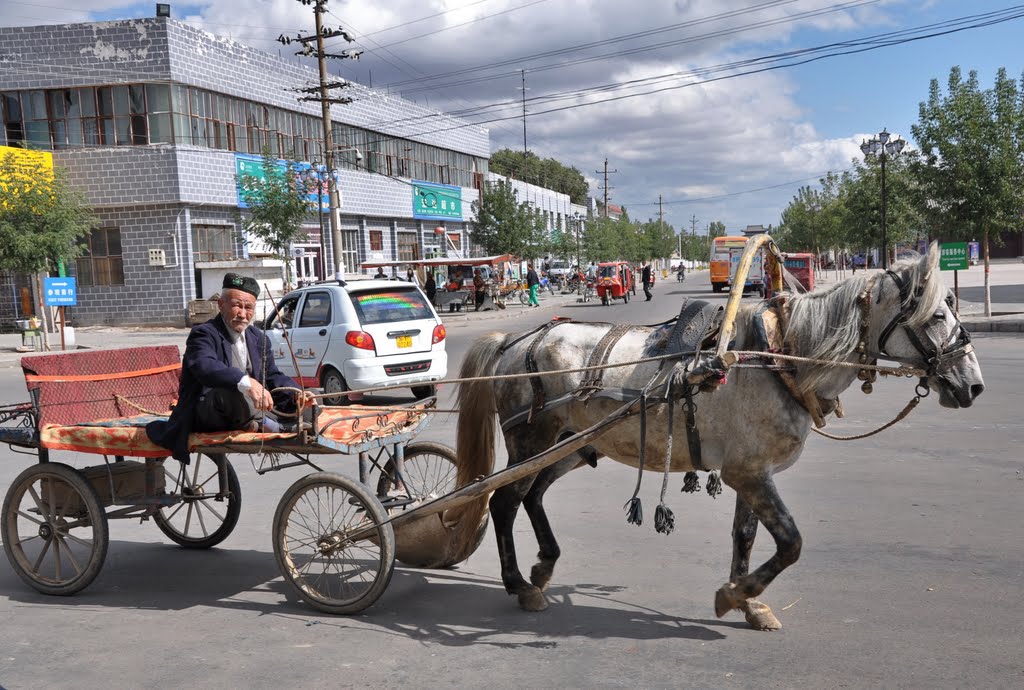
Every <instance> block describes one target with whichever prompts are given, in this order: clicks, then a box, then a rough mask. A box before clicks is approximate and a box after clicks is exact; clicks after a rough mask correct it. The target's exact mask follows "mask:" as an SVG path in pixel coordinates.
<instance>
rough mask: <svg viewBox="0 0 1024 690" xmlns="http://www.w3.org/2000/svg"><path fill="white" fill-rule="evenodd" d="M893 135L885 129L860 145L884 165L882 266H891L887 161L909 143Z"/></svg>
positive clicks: (862, 149) (865, 152)
mask: <svg viewBox="0 0 1024 690" xmlns="http://www.w3.org/2000/svg"><path fill="white" fill-rule="evenodd" d="M891 137H892V135H891V134H889V132H887V131H886V130H885V129H883V130H882V131H881V132H879V133H878V134H877V135H875V136H874V137H872V138H871V139H868V140H867V141H863V142H861V145H860V150H861V153H863V154H864V156H865V157H866V156H867V155H868V154H871V155H875V156H878V160H879V163H880V164H881V166H882V268H889V237H888V232H887V229H886V217H885V202H886V194H885V161H886V159H887V158H888V157H889V156H898V155H899V154H900V152H901V151H903V147H904V146H906V145H907V142H906V140H904V139H901V138H900V137H896V138H895V139H892V138H891Z"/></svg>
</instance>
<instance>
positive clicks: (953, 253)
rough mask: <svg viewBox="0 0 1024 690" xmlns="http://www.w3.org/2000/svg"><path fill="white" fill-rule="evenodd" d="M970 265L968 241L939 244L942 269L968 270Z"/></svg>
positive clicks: (940, 266) (940, 268)
mask: <svg viewBox="0 0 1024 690" xmlns="http://www.w3.org/2000/svg"><path fill="white" fill-rule="evenodd" d="M969 265H970V264H969V263H968V259H967V243H966V242H947V243H945V244H940V245H939V270H940V271H966V270H967V267H968V266H969Z"/></svg>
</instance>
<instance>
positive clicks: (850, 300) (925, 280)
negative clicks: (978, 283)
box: [786, 247, 946, 392]
mask: <svg viewBox="0 0 1024 690" xmlns="http://www.w3.org/2000/svg"><path fill="white" fill-rule="evenodd" d="M938 261H939V252H938V248H937V247H933V251H930V252H929V253H928V254H926V255H925V256H922V257H920V258H916V259H909V260H904V261H899V262H897V263H895V264H893V266H892V267H891V268H890V270H891V271H894V272H896V273H899V274H901V275H902V277H903V279H904V280H908V281H909V283H910V287H909V291H908V296H909V298H910V299H913V298H914V296H915V295H916V294H917V293H918V291H919V290H920V295H919V296H918V297H917V308H916V309H915V310H914V311H913V312H912V313H911V314H909V315H908V319H907V323H908V324H909V325H911V326H919V325H921V324H922V323H924V322H925V321H927V320H928V319H929V318H931V316H932V315H933V314H934V313H935V310H936V309H937V308H938V306H939V304H940V303H941V301H942V300H943V299H944V297H945V294H946V287H945V285H944V284H943V282H942V280H941V279H940V278H939V271H938ZM869 283H870V289H871V291H872V297H871V301H872V304H871V306H872V307H874V306H875V302H876V301H877V299H878V296H879V290H881V291H883V292H884V291H890V292H888V294H889V295H890V296H891V295H895V294H896V291H897V287H896V285H895V283H894V282H893V281H892V280H890V279H888V278H886V277H885V274H884V273H879V274H873V275H869V274H868V273H867V272H864V273H861V274H858V275H854V276H852V277H850V278H847V279H846V280H844V281H842V282H840V283H836V284H835V285H833V286H831V287H829V288H827V289H825V290H816V291H814V292H809V293H806V294H802V295H794V296H792V297H791V298H790V300H789V324H788V329H787V331H786V343H787V344H788V345H789V346H790V347H791V348H792V349H794V350H795V351H796V353H797V354H799V355H801V356H803V357H810V358H814V359H825V360H831V361H842V360H846V359H848V358H849V356H850V355H851V354H852V353H853V352H854V350H855V349H856V347H857V343H858V340H859V338H860V309H859V307H858V304H857V299H858V297H859V296H860V294H861V293H862V292H863V291H864V290H865V289H868V287H869ZM799 369H800V376H799V377H798V385H799V386H800V388H801V389H802V390H803V391H807V392H809V391H814V390H816V389H817V388H818V387H819V386H820V385H821V384H822V383H824V381H825V379H827V378H829V377H831V376H832V375H833V374H834V371H833V370H832V369H831V368H830V367H827V366H813V365H811V366H809V367H799Z"/></svg>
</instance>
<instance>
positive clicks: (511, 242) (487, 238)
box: [469, 181, 551, 257]
mask: <svg viewBox="0 0 1024 690" xmlns="http://www.w3.org/2000/svg"><path fill="white" fill-rule="evenodd" d="M473 213H474V215H475V218H476V219H475V221H474V223H473V227H472V229H471V230H470V231H469V236H470V238H471V239H472V240H473V242H475V243H476V244H478V245H479V246H480V247H481V248H482V249H483V250H484V251H485V252H486V253H487V254H492V255H493V254H513V255H515V256H519V257H536V256H539V255H540V254H542V253H543V252H544V251H547V250H548V248H549V247H550V244H551V240H550V238H549V237H548V234H547V232H546V228H545V226H544V219H543V216H541V215H540V214H538V213H535V212H534V211H533V209H531V208H530V206H529V204H527V203H526V202H525V201H523V202H521V201H519V196H518V194H517V193H516V190H515V189H513V187H512V184H511V183H510V182H507V181H498V182H487V183H486V184H485V185H484V191H483V194H482V197H481V200H480V201H474V202H473Z"/></svg>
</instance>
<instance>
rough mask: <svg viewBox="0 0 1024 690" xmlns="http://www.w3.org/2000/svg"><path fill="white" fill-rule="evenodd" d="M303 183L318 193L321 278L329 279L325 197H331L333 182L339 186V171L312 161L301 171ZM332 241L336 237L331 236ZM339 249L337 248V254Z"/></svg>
mask: <svg viewBox="0 0 1024 690" xmlns="http://www.w3.org/2000/svg"><path fill="white" fill-rule="evenodd" d="M300 177H301V178H302V181H303V183H304V184H305V186H306V191H307V192H308V193H309V194H310V195H313V194H315V195H316V202H315V203H316V215H317V218H318V219H319V221H320V280H326V279H327V277H328V276H327V247H326V242H325V238H324V197H327V198H328V200H329V199H330V196H329V189H330V184H331V182H334V184H335V186H337V180H338V171H337V170H330V171H328V169H327V166H326V165H321V164H320V163H315V162H314V163H311V164H310V166H309V167H308V168H306V169H305V170H303V171H302V172H301V173H300ZM325 190H328V194H324V191H325ZM327 205H328V210H330V202H329V201H328V204H327ZM331 240H332V242H333V240H334V238H333V237H332V238H331ZM337 252H338V250H337V249H335V253H336V254H337Z"/></svg>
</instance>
